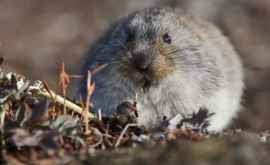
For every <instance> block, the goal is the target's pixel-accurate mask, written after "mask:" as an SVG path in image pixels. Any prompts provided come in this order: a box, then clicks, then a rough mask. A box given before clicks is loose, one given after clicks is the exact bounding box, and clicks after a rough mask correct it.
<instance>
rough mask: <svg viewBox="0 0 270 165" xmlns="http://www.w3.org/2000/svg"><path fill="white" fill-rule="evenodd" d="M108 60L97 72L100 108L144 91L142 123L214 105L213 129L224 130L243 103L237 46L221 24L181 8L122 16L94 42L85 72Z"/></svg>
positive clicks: (140, 107)
mask: <svg viewBox="0 0 270 165" xmlns="http://www.w3.org/2000/svg"><path fill="white" fill-rule="evenodd" d="M105 63H106V64H108V65H107V67H106V68H104V69H103V70H101V71H100V72H98V73H97V74H96V75H95V76H94V77H93V81H94V82H95V84H96V89H95V92H94V94H93V97H92V101H93V103H94V106H95V107H94V110H95V111H96V110H98V109H101V111H102V113H103V114H105V115H111V114H112V113H113V112H114V111H115V110H116V107H117V106H118V105H119V104H120V103H122V102H124V101H132V100H134V97H135V95H136V94H137V99H138V100H137V108H138V114H139V118H138V122H139V123H140V124H142V125H145V126H148V127H154V126H156V125H158V124H159V123H160V122H161V121H162V120H163V119H164V116H166V117H167V118H171V117H174V116H175V115H177V114H181V115H183V116H187V115H190V114H192V113H193V112H198V111H199V109H200V108H206V109H208V110H209V111H210V113H212V112H214V113H215V115H213V116H211V117H210V119H209V120H210V127H209V128H208V130H209V131H221V130H222V129H223V128H225V127H226V126H227V125H228V124H229V123H230V121H231V120H232V118H233V117H235V116H236V114H237V112H238V110H239V109H240V102H241V95H242V90H243V86H244V85H243V75H242V74H243V72H242V65H241V62H240V60H239V57H238V55H237V53H236V52H235V50H234V48H233V47H232V46H231V44H230V43H229V41H228V40H227V38H226V37H224V36H223V34H222V33H221V32H220V31H219V30H218V29H217V28H216V27H215V26H214V25H212V24H210V23H208V22H206V21H204V20H202V19H200V18H196V17H192V16H189V15H187V14H185V13H184V12H182V11H181V10H178V9H170V8H151V9H145V10H142V11H138V12H135V13H134V14H132V15H130V16H128V17H127V18H124V19H122V20H120V21H119V22H117V23H116V24H115V26H113V27H112V28H111V29H110V30H109V31H108V32H107V33H106V34H105V35H104V37H103V38H102V39H100V40H99V41H97V43H96V45H94V47H93V49H91V51H90V53H89V54H88V55H87V57H86V64H85V66H84V68H83V71H84V72H85V71H87V70H89V69H93V68H95V67H96V66H97V65H99V64H105ZM83 86H85V82H84V85H83ZM142 88H143V89H144V90H142ZM82 92H85V89H84V88H82Z"/></svg>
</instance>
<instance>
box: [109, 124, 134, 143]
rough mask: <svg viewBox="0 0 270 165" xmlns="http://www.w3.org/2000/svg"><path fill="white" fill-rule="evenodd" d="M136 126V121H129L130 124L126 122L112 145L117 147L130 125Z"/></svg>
mask: <svg viewBox="0 0 270 165" xmlns="http://www.w3.org/2000/svg"><path fill="white" fill-rule="evenodd" d="M137 126H138V124H136V123H130V124H127V125H126V126H125V128H124V129H123V131H122V132H121V134H120V136H119V138H118V139H117V141H116V143H115V145H114V147H115V148H117V147H118V146H119V145H120V143H121V140H122V139H123V137H124V135H125V133H126V132H127V130H128V129H129V128H130V127H137Z"/></svg>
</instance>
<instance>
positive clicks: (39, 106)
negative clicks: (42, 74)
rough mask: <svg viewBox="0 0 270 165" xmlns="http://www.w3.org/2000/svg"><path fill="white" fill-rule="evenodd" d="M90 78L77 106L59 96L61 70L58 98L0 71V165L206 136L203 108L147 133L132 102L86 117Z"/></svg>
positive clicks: (65, 81) (43, 86)
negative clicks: (108, 113) (82, 100)
mask: <svg viewBox="0 0 270 165" xmlns="http://www.w3.org/2000/svg"><path fill="white" fill-rule="evenodd" d="M97 70H98V69H97ZM97 70H96V71H97ZM96 71H95V72H96ZM92 74H93V72H90V71H89V72H88V88H87V90H88V91H87V99H86V100H85V103H81V105H77V104H75V103H74V102H72V101H70V100H68V99H67V98H66V96H65V93H66V89H67V88H68V85H69V82H70V81H71V79H70V77H72V76H69V74H68V73H67V72H66V71H65V70H64V65H62V69H61V74H60V75H61V76H60V77H62V78H60V87H61V88H62V94H63V95H64V96H63V97H61V96H60V95H57V94H55V92H53V91H52V90H51V89H49V87H48V85H47V83H46V82H41V81H34V82H31V81H30V80H27V79H26V78H25V77H23V76H21V75H18V74H15V73H4V72H3V71H2V70H0V148H1V150H0V151H1V152H0V154H1V155H0V164H1V159H2V160H3V161H2V162H4V160H6V161H8V162H11V164H20V163H25V164H29V162H32V164H36V163H38V164H54V163H55V164H58V163H67V162H71V161H73V160H75V158H74V156H76V155H77V154H81V153H85V154H86V155H88V154H93V153H97V152H99V151H102V150H108V151H110V150H114V149H115V148H119V147H121V148H129V147H131V148H133V147H135V146H144V145H150V146H156V145H164V144H169V143H170V142H172V141H175V140H187V141H190V142H200V141H204V140H207V139H209V137H210V136H211V135H209V134H208V133H207V127H208V126H209V122H208V120H209V118H210V117H211V116H212V115H214V114H211V113H210V114H209V113H208V111H207V109H204V108H202V109H200V110H199V112H198V113H197V114H195V113H194V114H191V115H190V116H187V117H183V116H181V115H180V116H179V115H177V116H175V117H174V118H172V119H167V118H166V117H164V122H163V123H162V124H161V126H160V128H158V129H152V130H149V129H146V128H144V127H143V126H139V125H138V124H137V118H138V113H137V108H136V104H137V103H136V100H137V99H136V98H135V100H134V103H129V102H123V103H121V104H120V105H119V106H118V108H117V110H116V113H115V114H114V115H113V116H112V117H110V118H108V117H104V116H102V114H101V113H99V114H98V115H94V114H92V113H91V112H89V110H91V107H92V106H93V105H92V102H91V95H92V94H93V92H94V90H95V84H94V82H91V76H92ZM260 139H261V141H262V142H264V143H265V142H267V141H268V139H269V134H266V133H264V134H262V135H261V137H260ZM82 159H83V158H82Z"/></svg>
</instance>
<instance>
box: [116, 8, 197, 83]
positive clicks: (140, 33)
mask: <svg viewBox="0 0 270 165" xmlns="http://www.w3.org/2000/svg"><path fill="white" fill-rule="evenodd" d="M178 12H182V11H178ZM180 14H181V13H177V12H176V11H175V10H174V9H171V8H150V9H145V10H142V11H139V12H135V13H134V14H132V15H130V16H129V17H128V18H127V19H124V21H122V22H121V24H120V25H118V27H117V28H116V33H115V35H113V36H112V40H113V43H114V45H118V46H119V47H120V48H119V51H117V52H116V53H115V54H114V55H113V56H114V57H115V58H114V60H113V61H114V64H116V65H117V66H118V68H119V71H120V73H121V75H122V76H123V77H124V78H126V79H130V80H131V81H133V82H134V83H135V84H137V85H140V86H142V87H149V86H150V85H154V84H155V83H158V82H159V81H160V80H162V79H164V78H166V77H167V76H168V75H170V74H172V72H175V71H176V70H177V69H179V66H183V68H185V66H184V65H185V63H186V62H187V60H190V58H191V59H192V58H193V57H188V58H189V59H187V58H186V57H184V56H188V54H191V52H192V51H193V52H196V49H195V47H194V44H196V41H194V40H195V39H191V40H192V41H189V40H190V38H192V32H190V29H189V28H187V27H186V25H185V24H184V23H181V22H180V17H179V15H180ZM193 62H196V60H195V61H193ZM185 69H188V68H185Z"/></svg>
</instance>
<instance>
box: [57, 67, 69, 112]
mask: <svg viewBox="0 0 270 165" xmlns="http://www.w3.org/2000/svg"><path fill="white" fill-rule="evenodd" d="M69 84H70V77H69V74H68V73H67V72H66V70H65V63H64V62H62V65H61V70H60V74H59V86H60V88H61V90H62V94H63V96H64V98H66V93H67V92H66V91H67V88H68V86H69ZM65 101H66V100H64V114H66V104H65Z"/></svg>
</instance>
